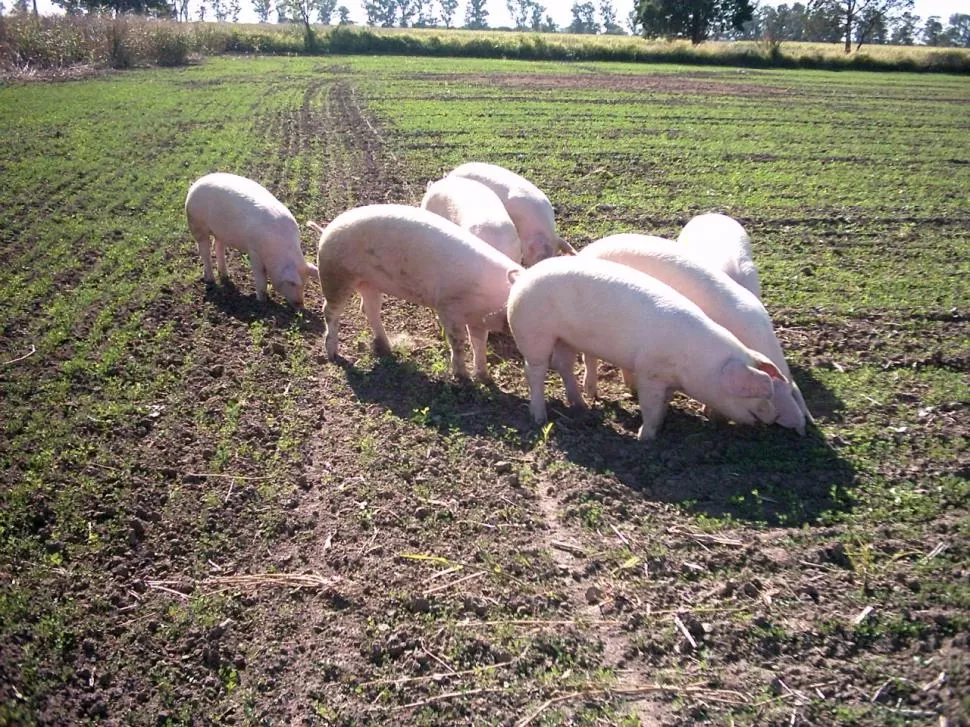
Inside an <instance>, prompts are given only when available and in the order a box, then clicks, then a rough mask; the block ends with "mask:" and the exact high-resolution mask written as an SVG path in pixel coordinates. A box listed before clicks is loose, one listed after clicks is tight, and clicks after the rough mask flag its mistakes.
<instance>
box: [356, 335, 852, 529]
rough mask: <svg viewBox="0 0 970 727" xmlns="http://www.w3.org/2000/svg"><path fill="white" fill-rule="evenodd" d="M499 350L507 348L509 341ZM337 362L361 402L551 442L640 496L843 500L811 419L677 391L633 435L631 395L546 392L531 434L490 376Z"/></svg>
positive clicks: (785, 521) (783, 521) (410, 364)
mask: <svg viewBox="0 0 970 727" xmlns="http://www.w3.org/2000/svg"><path fill="white" fill-rule="evenodd" d="M502 353H503V354H506V355H507V356H508V358H515V355H514V353H513V352H512V351H503V352H502ZM504 357H505V356H503V358H504ZM337 363H338V364H339V365H341V367H342V368H343V369H344V371H345V373H346V376H347V382H348V384H349V386H350V387H351V389H352V390H353V391H354V393H355V395H356V396H357V398H358V399H359V400H360V401H362V402H370V403H378V404H380V405H382V406H385V407H387V408H388V409H389V410H390V411H391V412H392V413H393V414H395V415H396V416H398V417H400V418H402V419H406V420H409V421H412V422H414V423H416V424H420V425H422V426H426V427H429V428H432V429H435V430H437V431H439V432H441V433H443V434H447V433H450V432H452V431H454V430H456V429H457V430H459V431H461V432H463V433H464V434H467V435H471V436H480V437H487V438H492V439H496V440H498V439H501V440H502V441H503V442H504V443H506V444H507V445H511V446H514V447H517V448H518V449H520V450H521V451H522V452H524V453H527V452H530V451H532V450H533V449H535V448H536V447H539V446H550V447H553V448H557V449H559V450H560V451H561V452H562V453H563V456H565V458H566V459H567V460H568V461H570V462H572V463H573V464H575V465H577V466H579V467H581V468H582V469H584V470H586V471H587V472H589V473H591V474H592V473H599V474H603V475H607V476H611V477H613V478H615V479H616V480H618V481H619V482H620V483H622V484H623V485H624V486H626V487H627V488H629V490H630V491H631V494H635V495H636V496H638V497H642V498H644V499H648V500H653V501H659V502H670V503H676V504H678V505H680V506H682V507H685V508H686V509H688V510H689V511H692V512H696V513H703V514H705V515H708V516H712V517H726V516H730V517H732V518H735V519H738V520H750V521H758V522H767V523H770V524H773V525H785V526H800V525H802V524H805V523H813V522H815V521H816V520H817V518H818V517H819V516H820V515H822V514H823V513H826V512H832V513H834V512H838V511H844V510H847V509H849V508H851V506H852V502H851V499H850V497H849V495H848V493H849V491H850V490H851V486H852V484H853V482H854V478H855V471H854V469H853V468H852V466H851V465H850V464H849V462H848V461H847V460H845V459H844V458H842V457H841V456H839V454H838V452H837V451H836V450H835V449H834V448H833V447H832V446H831V445H830V444H829V443H828V442H826V440H825V438H824V437H823V436H822V434H821V432H819V431H818V429H817V428H816V427H814V426H810V427H809V432H808V434H807V436H805V437H800V436H798V434H797V433H795V432H793V431H791V430H787V429H782V428H781V427H777V426H772V427H765V426H739V425H734V424H731V423H722V422H712V421H710V420H708V419H707V418H705V417H704V416H702V415H700V414H698V413H696V412H694V411H693V410H692V409H690V408H688V406H687V405H686V402H687V399H686V397H680V398H679V400H678V402H677V404H676V405H675V406H672V407H671V408H670V410H669V412H668V414H667V417H666V419H665V421H664V424H663V426H662V428H661V430H660V432H659V433H658V435H657V438H656V439H655V440H653V441H651V442H639V441H637V439H636V433H637V430H638V428H639V426H640V422H641V418H640V411H639V405H638V404H637V402H636V399H634V398H633V397H631V396H629V395H625V396H623V397H621V398H618V399H616V400H601V401H598V402H596V403H594V404H593V406H592V407H591V408H589V409H585V410H584V409H578V408H575V407H570V406H568V405H567V404H566V403H565V402H564V401H561V400H557V399H556V398H550V397H549V395H548V393H547V398H546V402H547V406H548V411H549V421H550V422H552V423H553V426H552V427H551V429H549V430H547V432H546V433H543V430H542V429H541V428H540V427H538V426H536V425H535V424H534V423H533V422H532V419H531V416H530V414H529V402H528V401H527V400H526V399H524V398H523V397H521V396H519V395H517V394H511V393H508V392H506V391H503V390H502V389H500V388H499V387H498V386H496V385H494V384H488V385H476V384H471V383H462V382H455V381H450V380H440V379H434V378H431V377H429V376H428V375H427V374H425V373H424V372H423V371H421V370H420V369H419V368H418V366H417V365H416V363H415V362H414V361H413V360H412V359H407V358H397V357H395V356H391V357H385V358H380V359H378V360H377V362H376V363H375V364H374V365H373V367H372V368H371V369H370V370H363V369H360V368H358V367H356V366H355V365H353V364H351V363H349V362H347V361H346V360H338V362H337ZM797 380H798V383H799V386H801V385H802V383H803V381H804V382H805V383H806V384H809V385H810V384H811V380H810V377H803V376H802V375H801V374H799V376H798V379H797ZM541 476H542V477H543V478H544V479H546V480H548V481H550V484H553V485H555V483H556V480H557V478H558V477H573V478H574V477H576V473H575V470H573V471H572V473H571V474H570V473H564V472H563V471H561V470H557V469H555V468H553V470H550V472H548V473H542V475H541ZM580 476H582V475H580Z"/></svg>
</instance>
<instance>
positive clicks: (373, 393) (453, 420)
mask: <svg viewBox="0 0 970 727" xmlns="http://www.w3.org/2000/svg"><path fill="white" fill-rule="evenodd" d="M335 363H336V364H337V365H339V366H340V367H341V368H343V370H344V372H345V374H346V376H347V383H348V385H349V386H350V388H351V389H352V390H353V392H354V394H355V395H356V396H357V398H358V399H359V400H360V401H362V402H370V403H377V404H380V405H382V406H384V407H386V408H387V409H388V410H389V411H390V412H391V413H393V414H394V415H395V416H398V417H400V418H401V419H408V420H410V421H412V422H415V423H418V424H421V425H423V426H427V427H430V428H432V429H436V430H438V431H439V432H440V433H442V434H447V433H449V432H451V431H453V430H455V429H458V430H460V431H461V432H463V433H465V434H468V435H472V436H497V435H498V434H499V432H500V431H501V430H502V427H503V426H505V427H513V428H514V429H515V431H516V432H519V431H525V430H526V429H527V428H528V427H529V425H530V422H531V420H530V418H529V403H528V402H527V401H526V400H525V399H523V398H522V397H520V396H517V395H515V394H509V393H507V392H505V391H502V390H501V389H500V388H499V387H498V386H496V385H495V384H494V383H487V384H476V383H473V382H471V381H460V380H454V379H449V380H443V379H435V378H431V377H430V376H428V375H427V374H426V373H424V372H423V371H422V370H421V369H420V368H418V365H417V363H416V362H415V361H414V360H412V359H408V358H404V357H401V358H398V357H397V356H393V355H392V356H385V357H380V358H378V359H377V361H376V363H375V364H374V365H373V367H372V368H370V369H369V370H364V369H361V368H358V367H357V366H355V365H354V364H353V363H351V362H349V361H347V360H346V359H344V358H343V357H341V356H338V357H337V360H336V362H335Z"/></svg>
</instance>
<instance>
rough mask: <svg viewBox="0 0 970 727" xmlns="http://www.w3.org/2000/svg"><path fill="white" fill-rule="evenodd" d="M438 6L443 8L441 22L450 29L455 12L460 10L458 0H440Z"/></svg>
mask: <svg viewBox="0 0 970 727" xmlns="http://www.w3.org/2000/svg"><path fill="white" fill-rule="evenodd" d="M438 6H439V7H440V8H441V22H442V23H444V24H445V27H446V28H450V27H451V21H452V19H453V18H454V17H455V11H456V10H458V0H438Z"/></svg>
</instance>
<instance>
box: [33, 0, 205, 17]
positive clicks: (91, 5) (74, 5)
mask: <svg viewBox="0 0 970 727" xmlns="http://www.w3.org/2000/svg"><path fill="white" fill-rule="evenodd" d="M54 3H55V4H56V5H58V6H59V7H61V8H64V10H65V11H66V12H69V13H72V14H77V13H79V12H81V11H82V10H84V11H87V12H89V13H102V12H106V11H107V12H109V13H113V14H114V15H123V14H125V13H133V14H136V15H148V16H150V17H155V18H171V17H172V15H173V14H174V13H175V11H176V9H175V8H173V6H172V5H169V3H168V0H54ZM35 4H36V3H35ZM14 7H23V12H27V2H26V0H22V1H21V0H18V2H17V3H16V4H15V6H14ZM186 12H187V11H186Z"/></svg>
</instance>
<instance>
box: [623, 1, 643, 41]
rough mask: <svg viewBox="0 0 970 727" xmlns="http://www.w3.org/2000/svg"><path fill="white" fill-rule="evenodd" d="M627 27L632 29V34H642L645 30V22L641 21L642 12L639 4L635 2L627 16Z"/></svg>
mask: <svg viewBox="0 0 970 727" xmlns="http://www.w3.org/2000/svg"><path fill="white" fill-rule="evenodd" d="M626 27H628V28H629V29H630V35H640V33H641V32H643V23H642V22H640V12H639V10H638V7H637V4H636V3H634V4H633V10H631V11H630V14H629V15H627V16H626Z"/></svg>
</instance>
